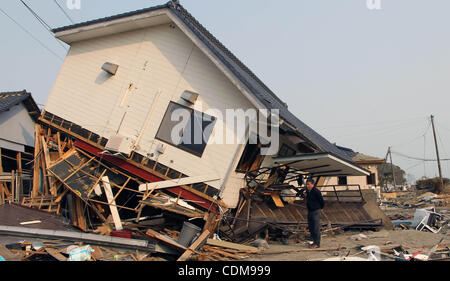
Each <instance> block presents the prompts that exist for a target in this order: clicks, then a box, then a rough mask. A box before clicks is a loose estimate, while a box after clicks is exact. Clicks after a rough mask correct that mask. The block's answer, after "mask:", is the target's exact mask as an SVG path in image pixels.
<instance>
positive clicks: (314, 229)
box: [306, 179, 325, 248]
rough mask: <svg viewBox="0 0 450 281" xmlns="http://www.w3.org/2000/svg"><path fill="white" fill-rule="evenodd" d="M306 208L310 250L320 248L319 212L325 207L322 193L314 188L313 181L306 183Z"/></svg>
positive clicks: (309, 180)
mask: <svg viewBox="0 0 450 281" xmlns="http://www.w3.org/2000/svg"><path fill="white" fill-rule="evenodd" d="M306 206H307V207H308V229H309V232H310V234H311V239H312V240H313V242H314V243H313V244H312V245H311V248H319V247H320V217H321V216H322V214H321V210H322V209H323V207H324V206H325V202H324V201H323V197H322V193H321V192H320V190H318V189H317V188H316V187H315V182H314V180H313V179H308V180H307V181H306Z"/></svg>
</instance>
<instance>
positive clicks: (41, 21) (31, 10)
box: [20, 0, 67, 51]
mask: <svg viewBox="0 0 450 281" xmlns="http://www.w3.org/2000/svg"><path fill="white" fill-rule="evenodd" d="M20 2H21V3H22V4H23V5H24V6H25V8H27V10H28V11H29V12H30V13H31V14H32V15H33V16H34V17H35V18H36V19H37V20H38V22H39V23H40V24H41V25H42V26H43V27H44V28H45V29H46V30H47V31H48V32H49V33H50V34H51V35H52V37H53V32H52V28H51V27H50V25H48V24H47V23H46V22H45V21H44V20H43V19H42V18H41V17H40V16H39V15H38V14H37V13H36V12H35V11H34V10H33V9H32V8H31V7H30V6H28V5H27V4H26V3H25V2H24V1H23V0H20ZM53 38H54V39H55V40H56V41H57V42H58V44H59V45H60V46H61V47H63V48H64V49H65V50H66V51H67V48H66V46H64V45H63V44H62V43H61V42H60V41H59V40H58V39H56V38H55V37H53Z"/></svg>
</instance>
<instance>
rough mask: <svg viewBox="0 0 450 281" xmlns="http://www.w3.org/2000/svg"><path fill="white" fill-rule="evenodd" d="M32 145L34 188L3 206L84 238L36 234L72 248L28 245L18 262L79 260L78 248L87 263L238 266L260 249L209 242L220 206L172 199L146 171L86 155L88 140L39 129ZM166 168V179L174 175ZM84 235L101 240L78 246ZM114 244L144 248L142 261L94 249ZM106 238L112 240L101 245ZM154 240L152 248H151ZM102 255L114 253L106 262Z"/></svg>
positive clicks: (19, 249) (177, 196) (134, 256)
mask: <svg viewBox="0 0 450 281" xmlns="http://www.w3.org/2000/svg"><path fill="white" fill-rule="evenodd" d="M71 130H74V129H73V128H72V129H71ZM92 138H94V139H95V136H88V139H92ZM35 141H36V143H35V153H34V160H33V162H34V163H33V170H32V172H33V184H32V188H30V190H29V194H22V196H20V197H13V196H10V197H6V203H10V204H15V203H17V202H20V205H21V206H22V207H27V208H34V209H37V210H40V211H44V212H47V213H51V214H55V215H58V216H62V217H64V218H66V219H67V220H68V221H70V224H71V226H73V227H75V229H76V230H77V231H81V234H79V233H78V234H68V235H67V236H64V235H63V236H57V237H52V235H50V233H47V232H48V230H46V229H41V230H38V231H37V230H35V232H34V233H33V235H31V236H32V237H33V238H35V237H36V235H37V236H43V237H45V238H46V239H53V238H56V239H64V241H66V242H69V244H67V243H63V244H45V243H44V244H43V245H42V244H38V245H39V247H27V246H30V245H29V243H27V242H26V241H24V242H23V243H21V244H20V247H19V245H8V246H7V247H12V248H11V249H10V250H13V251H16V252H17V253H21V254H23V255H22V257H21V258H20V259H21V260H34V259H37V258H38V257H40V258H42V259H44V260H45V259H52V258H55V256H57V257H58V260H75V258H73V257H71V251H72V250H73V251H75V252H80V251H81V248H80V247H81V246H82V247H84V248H83V252H84V253H85V254H84V256H83V258H82V259H87V260H102V259H107V260H117V257H119V260H123V259H124V258H125V259H131V260H145V259H152V258H156V257H158V255H160V254H162V255H165V256H164V259H168V260H172V259H176V258H178V259H179V260H187V259H196V260H236V259H242V258H246V257H248V255H249V254H254V253H257V252H258V251H259V250H258V249H257V248H254V247H250V246H245V245H240V244H234V243H230V242H224V241H220V240H218V239H210V236H212V235H213V234H214V233H215V230H216V228H217V227H218V225H219V223H220V221H221V219H222V217H221V215H220V213H219V208H221V207H220V204H221V202H220V201H217V202H214V203H208V202H207V201H206V200H203V202H200V201H195V200H198V199H199V198H200V197H197V198H196V197H193V198H192V199H191V200H188V199H183V198H182V197H183V195H184V194H183V191H184V189H181V188H180V189H179V191H178V192H177V193H175V196H174V193H173V191H172V192H168V191H167V189H159V188H158V186H155V185H153V186H150V187H149V184H148V181H149V180H148V179H146V178H145V176H143V173H142V172H141V173H137V172H136V173H130V171H129V170H127V169H123V167H122V166H120V165H118V164H117V163H112V162H114V160H115V159H119V160H120V158H117V157H111V156H109V155H107V154H105V155H103V154H100V155H96V154H95V153H94V154H92V151H89V149H83V144H84V143H83V142H79V141H77V140H76V139H74V138H72V137H71V136H70V135H68V134H65V133H64V132H63V131H61V130H56V129H54V128H50V127H49V126H43V125H40V124H36V136H35ZM98 141H100V140H98ZM108 157H109V158H108ZM105 159H109V160H110V161H105ZM115 164H116V165H115ZM154 166H157V163H155V164H154ZM158 167H159V166H158ZM154 168H155V169H156V168H157V167H154ZM169 170H170V169H167V170H166V172H165V173H166V175H167V174H169V173H170V172H171V171H169ZM179 176H182V175H181V174H180V175H179ZM186 193H187V192H186ZM19 198H20V201H19ZM200 199H201V198H200ZM192 201H194V204H192ZM222 208H223V207H222ZM220 210H222V209H220ZM119 211H120V213H119ZM11 227H12V226H5V229H4V234H13V235H24V234H27V233H28V229H15V230H14V231H16V232H14V231H12V230H11V229H10V228H11ZM36 231H37V232H36ZM39 231H41V233H39ZM75 233H77V232H75ZM85 233H86V234H85ZM47 234H49V235H47ZM82 234H85V235H89V237H91V236H92V237H94V236H95V235H96V236H95V237H96V238H95V237H94V238H95V239H94V238H93V239H94V240H92V239H90V238H89V239H88V240H87V241H86V240H83V239H81V240H75V241H78V243H79V245H75V246H77V247H76V248H74V247H73V246H74V245H73V244H71V243H72V242H73V241H74V240H73V239H74V238H73V237H78V236H77V235H82ZM92 237H91V238H92ZM102 237H103V238H102ZM105 237H107V238H105ZM104 239H106V240H104ZM111 239H128V240H130V241H131V243H136V242H138V243H142V245H141V246H139V247H138V249H135V250H137V251H141V252H143V253H144V254H145V257H144V255H143V254H139V253H138V252H136V253H134V252H131V253H128V252H119V251H116V252H115V254H113V250H109V251H108V250H105V249H106V248H99V247H98V246H95V247H91V246H90V245H96V244H100V245H103V246H104V247H105V246H108V245H111V241H110V240H111ZM103 240H104V241H109V242H108V243H103V242H104V241H103ZM149 241H151V242H153V243H150V244H148V243H149ZM122 242H124V241H122ZM30 243H31V242H30ZM49 243H51V242H49ZM112 244H114V243H112ZM126 245H127V244H126V243H125V246H126ZM56 246H58V247H57V248H55V247H56ZM70 246H72V247H71V248H70V249H67V247H70ZM116 246H121V247H123V246H124V245H116ZM119 248H120V247H119ZM132 248H133V247H132ZM134 248H136V247H135V246H134ZM105 252H106V253H109V254H111V255H109V257H108V255H107V254H105ZM5 255H6V256H8V257H12V256H11V255H10V254H5ZM13 256H15V255H13ZM111 257H113V258H114V259H112V258H111ZM15 258H16V257H15Z"/></svg>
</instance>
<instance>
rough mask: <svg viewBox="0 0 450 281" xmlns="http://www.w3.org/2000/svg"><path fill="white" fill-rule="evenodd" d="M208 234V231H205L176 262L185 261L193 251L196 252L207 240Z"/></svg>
mask: <svg viewBox="0 0 450 281" xmlns="http://www.w3.org/2000/svg"><path fill="white" fill-rule="evenodd" d="M209 234H210V232H209V230H205V231H204V232H203V233H202V234H201V235H200V236H199V237H198V238H197V240H195V242H194V243H192V245H191V246H190V247H189V248H188V249H187V250H186V252H184V253H183V254H182V255H181V257H180V258H178V261H185V260H187V259H188V258H189V257H190V256H191V255H192V254H193V253H194V251H196V250H197V248H198V247H199V246H200V245H201V244H202V243H203V242H204V241H205V240H206V239H208V236H209Z"/></svg>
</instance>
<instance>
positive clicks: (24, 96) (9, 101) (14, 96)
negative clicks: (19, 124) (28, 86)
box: [0, 90, 40, 121]
mask: <svg viewBox="0 0 450 281" xmlns="http://www.w3.org/2000/svg"><path fill="white" fill-rule="evenodd" d="M21 102H23V104H24V106H25V108H26V109H27V110H28V112H29V113H30V116H31V118H33V120H35V121H36V120H37V118H38V117H39V115H40V109H39V107H38V106H37V104H36V102H35V101H34V100H33V97H32V96H31V93H28V92H27V91H26V90H23V91H21V92H3V93H0V113H1V112H4V111H7V110H9V109H10V108H11V107H13V106H15V105H17V104H19V103H21Z"/></svg>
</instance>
